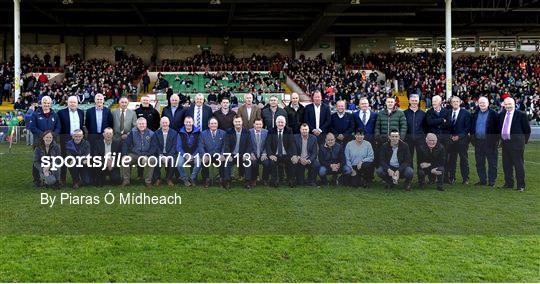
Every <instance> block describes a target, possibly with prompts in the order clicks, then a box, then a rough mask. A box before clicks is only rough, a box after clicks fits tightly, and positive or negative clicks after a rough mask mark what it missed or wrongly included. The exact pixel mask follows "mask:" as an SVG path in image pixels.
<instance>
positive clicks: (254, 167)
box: [250, 158, 270, 181]
mask: <svg viewBox="0 0 540 284" xmlns="http://www.w3.org/2000/svg"><path fill="white" fill-rule="evenodd" d="M260 165H262V168H263V170H262V176H261V180H263V181H268V176H269V175H270V174H269V172H268V169H269V166H270V160H269V159H266V160H264V161H261V159H260V158H257V159H256V160H254V161H251V169H250V170H251V177H252V179H253V180H257V177H258V176H259V166H260Z"/></svg>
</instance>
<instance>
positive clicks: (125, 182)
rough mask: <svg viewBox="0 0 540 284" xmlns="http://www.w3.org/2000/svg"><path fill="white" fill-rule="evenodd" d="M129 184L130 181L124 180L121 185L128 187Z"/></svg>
mask: <svg viewBox="0 0 540 284" xmlns="http://www.w3.org/2000/svg"><path fill="white" fill-rule="evenodd" d="M128 185H129V181H123V182H122V185H120V186H121V187H126V186H128Z"/></svg>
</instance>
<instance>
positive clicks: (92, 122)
mask: <svg viewBox="0 0 540 284" xmlns="http://www.w3.org/2000/svg"><path fill="white" fill-rule="evenodd" d="M94 102H95V103H96V106H95V107H91V108H89V109H88V110H87V111H86V119H85V125H86V130H87V131H88V141H89V142H90V144H94V142H96V141H98V140H99V139H101V137H102V134H103V130H105V128H107V127H113V117H112V114H111V111H110V110H109V108H107V107H105V106H104V104H105V97H104V96H103V95H102V94H96V96H95V97H94Z"/></svg>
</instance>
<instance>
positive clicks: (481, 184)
mask: <svg viewBox="0 0 540 284" xmlns="http://www.w3.org/2000/svg"><path fill="white" fill-rule="evenodd" d="M484 185H486V183H485V182H481V181H479V182H477V183H475V184H474V186H484Z"/></svg>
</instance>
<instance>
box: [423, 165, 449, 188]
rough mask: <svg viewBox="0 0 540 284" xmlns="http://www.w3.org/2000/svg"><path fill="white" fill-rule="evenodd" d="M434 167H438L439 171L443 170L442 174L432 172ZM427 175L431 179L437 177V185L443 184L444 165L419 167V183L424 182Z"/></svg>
mask: <svg viewBox="0 0 540 284" xmlns="http://www.w3.org/2000/svg"><path fill="white" fill-rule="evenodd" d="M434 168H437V169H438V170H439V171H442V174H441V175H434V174H432V173H431V170H433V169H434ZM426 176H427V177H429V179H430V180H432V179H436V181H437V185H438V186H442V185H443V177H444V167H427V168H424V169H421V168H420V167H418V183H419V184H424V181H425V179H426Z"/></svg>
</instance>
